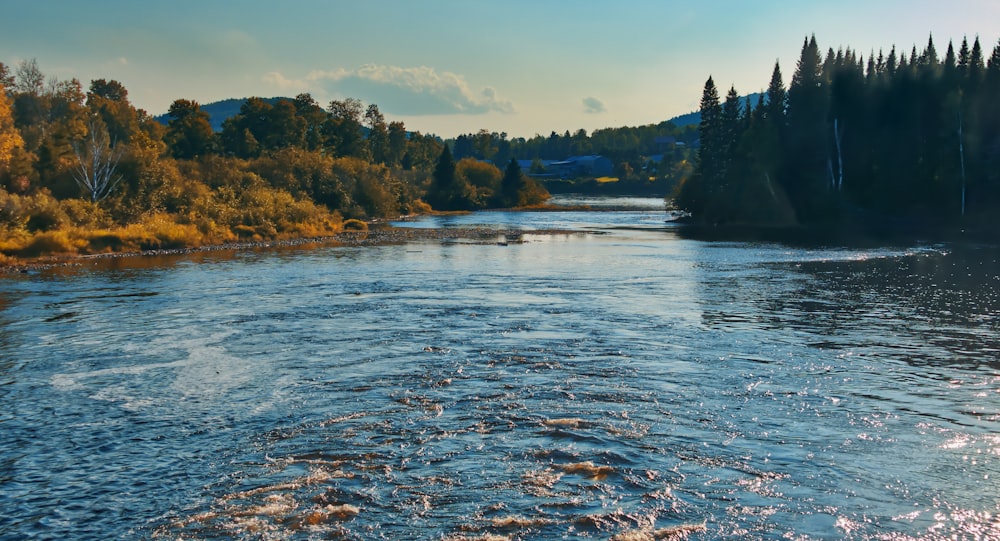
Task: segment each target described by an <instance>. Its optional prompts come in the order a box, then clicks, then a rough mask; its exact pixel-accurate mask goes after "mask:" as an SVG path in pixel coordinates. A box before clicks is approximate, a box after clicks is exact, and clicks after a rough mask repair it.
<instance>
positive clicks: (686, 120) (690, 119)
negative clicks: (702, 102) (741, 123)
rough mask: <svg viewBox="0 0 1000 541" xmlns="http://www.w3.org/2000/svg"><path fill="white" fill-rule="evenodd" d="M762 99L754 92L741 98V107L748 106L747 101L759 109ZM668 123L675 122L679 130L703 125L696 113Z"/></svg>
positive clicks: (681, 116)
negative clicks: (759, 101) (758, 102)
mask: <svg viewBox="0 0 1000 541" xmlns="http://www.w3.org/2000/svg"><path fill="white" fill-rule="evenodd" d="M759 99H760V92H754V93H753V94H748V95H746V96H743V97H741V98H740V107H746V106H747V100H750V105H751V106H752V107H757V100H759ZM667 122H673V124H674V126H677V127H678V128H683V127H684V126H690V125H692V124H694V125H697V124H700V123H701V113H700V112H698V111H694V112H692V113H688V114H686V115H680V116H675V117H674V118H671V119H670V120H668V121H667Z"/></svg>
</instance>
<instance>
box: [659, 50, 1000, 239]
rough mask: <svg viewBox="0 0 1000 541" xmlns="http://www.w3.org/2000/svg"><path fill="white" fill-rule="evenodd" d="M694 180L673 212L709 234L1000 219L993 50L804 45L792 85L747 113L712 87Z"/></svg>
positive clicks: (777, 76) (999, 120)
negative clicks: (723, 227) (823, 49)
mask: <svg viewBox="0 0 1000 541" xmlns="http://www.w3.org/2000/svg"><path fill="white" fill-rule="evenodd" d="M699 134H700V148H699V151H698V164H697V168H696V171H695V174H694V175H692V176H691V178H690V179H689V180H688V181H687V182H685V183H684V184H683V186H682V187H681V189H680V191H679V194H678V197H677V203H678V205H679V206H681V207H682V208H685V209H687V210H689V211H690V212H691V213H692V214H693V215H694V217H695V219H696V220H697V221H700V222H702V223H709V224H752V225H793V224H810V225H816V224H828V225H830V224H845V223H851V224H860V223H865V222H868V223H882V224H885V223H896V224H905V225H921V226H950V225H955V224H963V225H979V226H982V227H991V228H994V229H995V227H996V226H995V223H994V221H993V219H992V214H993V213H994V212H995V211H996V210H998V209H1000V44H998V45H997V47H996V48H994V49H993V52H992V55H991V56H990V57H989V59H988V60H984V54H983V50H982V47H981V46H980V43H979V40H978V38H977V39H976V40H975V41H974V43H973V44H972V46H971V47H970V46H969V44H968V41H967V40H964V39H963V41H962V43H961V46H960V47H959V49H958V50H957V51H956V50H955V48H954V47H953V45H952V44H951V43H949V44H948V48H947V51H946V53H945V54H944V56H943V57H941V56H940V54H939V53H938V51H937V48H936V47H935V44H934V41H933V38H931V39H929V40H928V43H927V46H926V47H925V48H924V50H923V51H922V52H921V51H918V50H917V48H916V47H914V48H913V49H912V50H911V51H910V52H909V54H908V55H907V54H905V52H904V53H900V52H898V51H897V50H896V48H895V47H893V48H892V49H891V50H890V51H889V53H888V54H884V53H883V52H881V51H880V52H879V53H878V54H877V55H876V54H874V53H870V54H869V55H868V57H867V59H865V58H864V57H863V56H862V55H859V54H858V53H857V52H856V51H853V50H851V49H840V50H837V51H834V50H833V49H829V50H828V51H827V53H826V55H825V57H824V56H822V55H821V53H820V49H819V47H818V45H817V43H816V38H815V37H812V38H809V39H806V40H805V43H804V44H803V47H802V52H801V56H800V58H799V60H798V64H797V65H796V70H795V73H794V75H793V76H792V80H791V83H790V85H789V86H788V87H787V89H786V87H785V85H784V83H783V80H782V73H781V70H780V67H779V66H778V65H777V64H775V67H774V71H773V72H772V75H771V81H770V85H769V86H768V89H767V92H766V93H765V94H763V95H762V97H761V99H760V100H759V101H758V102H757V104H756V106H755V107H753V106H751V105H750V104H747V106H745V107H741V106H740V105H739V103H738V94H737V92H736V90H735V89H734V88H730V90H729V92H728V93H727V94H726V96H725V97H724V98H720V96H719V91H718V89H717V87H716V85H715V82H714V81H713V79H712V78H711V77H710V78H709V79H708V81H707V82H706V84H705V88H704V92H703V95H702V100H701V123H700V125H699Z"/></svg>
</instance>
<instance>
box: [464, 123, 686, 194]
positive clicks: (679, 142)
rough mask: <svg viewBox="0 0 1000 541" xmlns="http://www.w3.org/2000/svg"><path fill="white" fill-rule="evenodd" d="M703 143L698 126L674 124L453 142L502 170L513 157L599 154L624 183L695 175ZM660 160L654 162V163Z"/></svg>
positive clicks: (472, 136)
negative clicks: (698, 145) (694, 156)
mask: <svg viewBox="0 0 1000 541" xmlns="http://www.w3.org/2000/svg"><path fill="white" fill-rule="evenodd" d="M697 139H698V130H697V127H696V126H693V125H689V126H683V127H679V126H675V125H674V124H672V123H671V122H669V121H664V122H660V123H659V124H649V125H645V126H634V127H633V126H626V127H620V128H602V129H598V130H594V131H593V133H591V134H589V135H588V134H587V131H586V130H583V129H580V130H577V131H575V132H573V133H572V134H571V133H570V132H569V131H566V132H565V133H563V134H561V135H560V134H558V133H556V132H552V133H550V134H549V135H548V136H542V135H535V136H534V137H531V138H524V137H515V138H508V136H507V134H506V133H503V132H501V133H497V132H490V131H488V130H480V131H479V132H477V133H468V134H462V135H459V136H458V137H457V138H455V139H454V141H449V143H450V145H451V146H452V147H453V148H454V150H453V155H454V157H455V158H456V159H462V158H476V159H479V160H486V161H491V162H493V163H495V164H497V165H498V166H499V165H501V164H505V163H507V162H508V161H510V160H511V159H512V158H513V159H518V160H538V161H541V160H564V159H566V158H569V157H571V156H588V155H600V156H604V157H606V158H608V159H609V160H611V162H612V163H613V164H614V173H615V176H616V177H618V179H619V180H622V181H625V182H628V181H638V180H642V181H644V182H645V181H648V180H649V179H650V178H656V179H666V180H670V181H672V182H679V181H680V180H682V179H684V178H686V177H687V176H688V175H690V174H691V170H692V164H691V160H690V152H691V150H690V149H691V148H693V144H694V142H695V141H696V140H697ZM653 157H655V159H651V158H653Z"/></svg>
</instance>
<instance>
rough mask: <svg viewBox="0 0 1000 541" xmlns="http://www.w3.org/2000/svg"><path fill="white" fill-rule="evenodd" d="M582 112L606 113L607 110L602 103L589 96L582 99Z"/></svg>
mask: <svg viewBox="0 0 1000 541" xmlns="http://www.w3.org/2000/svg"><path fill="white" fill-rule="evenodd" d="M583 112H585V113H587V114H598V113H605V112H607V108H605V107H604V102H602V101H601V100H599V99H597V98H595V97H593V96H591V97H589V98H583Z"/></svg>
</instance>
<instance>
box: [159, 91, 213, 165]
mask: <svg viewBox="0 0 1000 541" xmlns="http://www.w3.org/2000/svg"><path fill="white" fill-rule="evenodd" d="M168 114H169V115H170V116H171V117H173V118H172V120H171V121H170V124H169V125H168V126H167V133H166V136H165V137H164V141H165V142H166V143H167V146H168V147H169V148H170V152H171V154H172V155H173V156H174V157H175V158H178V159H182V160H189V159H192V158H196V157H198V156H203V155H205V154H208V153H210V152H212V151H213V150H214V147H215V134H214V133H213V132H212V125H211V124H209V122H208V113H205V112H204V111H202V110H201V107H200V106H199V105H198V102H196V101H190V100H176V101H174V103H173V104H171V105H170V111H169V113H168Z"/></svg>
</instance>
